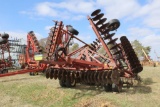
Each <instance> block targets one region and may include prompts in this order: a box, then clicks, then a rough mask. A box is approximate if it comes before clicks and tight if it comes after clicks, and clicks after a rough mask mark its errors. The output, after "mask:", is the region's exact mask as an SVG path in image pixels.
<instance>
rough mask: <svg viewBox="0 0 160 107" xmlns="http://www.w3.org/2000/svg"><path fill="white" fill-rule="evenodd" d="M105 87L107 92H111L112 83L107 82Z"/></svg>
mask: <svg viewBox="0 0 160 107" xmlns="http://www.w3.org/2000/svg"><path fill="white" fill-rule="evenodd" d="M104 89H105V91H106V92H111V91H112V84H105V85H104Z"/></svg>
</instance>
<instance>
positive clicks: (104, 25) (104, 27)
mask: <svg viewBox="0 0 160 107" xmlns="http://www.w3.org/2000/svg"><path fill="white" fill-rule="evenodd" d="M107 26H108V23H105V24H103V25H102V26H101V27H99V30H104V29H106V28H107Z"/></svg>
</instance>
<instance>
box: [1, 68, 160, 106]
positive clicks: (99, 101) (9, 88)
mask: <svg viewBox="0 0 160 107" xmlns="http://www.w3.org/2000/svg"><path fill="white" fill-rule="evenodd" d="M140 76H141V78H142V80H143V82H142V83H141V85H138V86H135V87H133V88H130V89H127V88H123V92H121V93H112V92H105V91H104V89H103V88H100V87H99V88H97V87H94V86H86V85H80V84H77V86H76V87H75V88H61V87H60V86H59V83H58V81H57V80H50V79H46V78H45V77H44V76H42V75H38V76H29V75H28V74H22V75H16V76H10V77H1V78H0V107H160V67H144V70H143V72H141V73H140Z"/></svg>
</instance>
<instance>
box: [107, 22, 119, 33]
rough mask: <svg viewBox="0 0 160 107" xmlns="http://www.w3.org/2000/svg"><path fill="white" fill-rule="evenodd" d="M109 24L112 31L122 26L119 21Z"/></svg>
mask: <svg viewBox="0 0 160 107" xmlns="http://www.w3.org/2000/svg"><path fill="white" fill-rule="evenodd" d="M108 24H109V25H108V28H110V29H111V31H113V30H116V29H118V28H119V26H120V22H119V20H118V19H112V20H110V21H109V22H108Z"/></svg>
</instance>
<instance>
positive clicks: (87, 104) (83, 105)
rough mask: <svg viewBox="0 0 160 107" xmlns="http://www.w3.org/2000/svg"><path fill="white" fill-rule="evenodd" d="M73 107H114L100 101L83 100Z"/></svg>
mask: <svg viewBox="0 0 160 107" xmlns="http://www.w3.org/2000/svg"><path fill="white" fill-rule="evenodd" d="M75 107H116V106H115V105H113V104H111V103H110V102H108V101H106V100H104V99H103V100H102V99H89V100H83V101H81V102H79V103H78V104H76V105H75Z"/></svg>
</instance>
